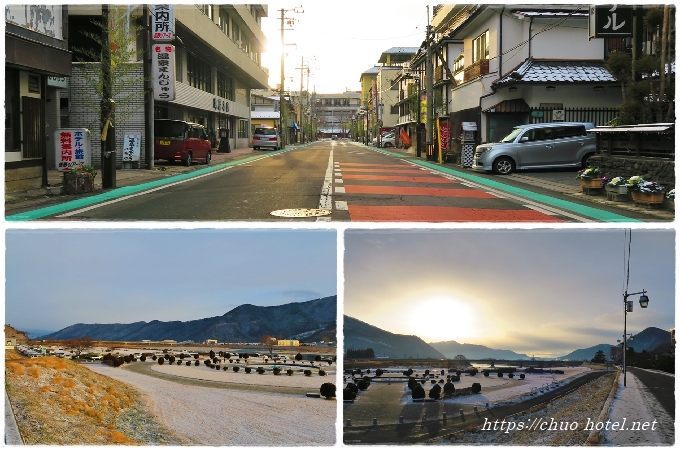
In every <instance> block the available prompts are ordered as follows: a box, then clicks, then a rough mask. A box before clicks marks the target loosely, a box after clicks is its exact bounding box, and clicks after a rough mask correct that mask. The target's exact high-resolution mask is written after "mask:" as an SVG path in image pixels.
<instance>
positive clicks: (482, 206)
mask: <svg viewBox="0 0 680 450" xmlns="http://www.w3.org/2000/svg"><path fill="white" fill-rule="evenodd" d="M335 170H336V174H335V197H334V199H335V200H336V201H340V202H341V203H342V204H343V205H346V210H347V211H348V212H349V216H350V219H351V220H352V221H360V222H516V223H520V222H552V223H554V222H563V221H564V220H563V219H562V218H560V217H557V216H555V215H551V214H550V213H547V211H546V212H542V211H540V210H535V209H531V208H528V207H526V206H524V205H521V204H517V203H515V202H511V201H509V200H507V199H503V198H500V197H498V196H497V195H494V194H493V193H490V192H486V191H484V190H482V189H476V188H474V187H470V186H466V185H463V184H461V183H460V182H458V181H456V180H454V179H450V178H445V177H444V176H441V175H438V174H436V173H432V172H431V171H429V170H422V169H421V168H419V167H417V166H414V165H411V164H407V163H402V164H376V163H357V162H343V161H341V162H339V163H336V165H335Z"/></svg>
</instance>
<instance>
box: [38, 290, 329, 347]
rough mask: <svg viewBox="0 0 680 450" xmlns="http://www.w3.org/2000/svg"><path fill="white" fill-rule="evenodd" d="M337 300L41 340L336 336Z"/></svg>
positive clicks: (245, 308) (79, 330)
mask: <svg viewBox="0 0 680 450" xmlns="http://www.w3.org/2000/svg"><path fill="white" fill-rule="evenodd" d="M336 315H337V296H335V295H333V296H330V297H323V298H319V299H315V300H309V301H306V302H294V303H287V304H284V305H277V306H255V305H251V304H245V305H239V306H237V307H236V308H234V309H232V310H231V311H228V312H227V313H225V314H223V315H221V316H214V317H207V318H204V319H196V320H190V321H186V322H182V321H178V320H175V321H168V322H164V321H160V320H152V321H150V322H145V321H138V322H132V323H114V324H100V323H94V324H85V323H78V324H74V325H70V326H68V327H66V328H63V329H62V330H59V331H56V332H54V333H51V334H48V335H46V336H43V337H42V338H41V339H73V338H77V337H81V336H87V337H91V338H93V339H96V340H107V341H121V340H122V341H142V340H151V341H162V340H167V339H171V340H175V341H178V342H182V341H194V342H203V341H205V340H207V339H217V340H218V341H219V342H258V340H259V338H260V336H264V335H272V336H282V337H283V338H289V337H291V336H295V335H302V334H306V333H310V334H309V336H310V337H313V336H315V334H317V333H318V332H319V330H321V332H324V331H325V332H326V334H328V333H332V336H333V340H335V334H336V328H337V326H336Z"/></svg>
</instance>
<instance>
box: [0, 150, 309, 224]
mask: <svg viewBox="0 0 680 450" xmlns="http://www.w3.org/2000/svg"><path fill="white" fill-rule="evenodd" d="M308 145H310V144H309V143H307V144H302V145H296V146H293V147H287V148H284V149H281V150H275V151H273V152H269V153H267V154H266V155H256V156H249V157H246V158H243V159H238V160H234V161H229V162H226V163H223V164H219V165H216V166H210V167H206V168H205V169H199V170H195V171H193V172H190V173H182V174H179V175H173V176H172V177H169V178H164V179H162V180H156V181H149V182H147V183H143V184H137V185H133V186H125V187H120V188H117V189H114V190H112V191H109V192H104V193H103V194H97V195H93V196H90V197H85V198H80V199H78V200H72V201H70V202H66V203H60V204H58V205H52V206H47V207H45V208H39V209H34V210H32V211H25V212H22V213H17V214H13V215H11V216H6V217H5V220H6V221H8V222H26V221H30V220H38V219H43V218H45V217H49V216H53V215H55V214H61V213H65V212H67V211H72V210H74V209H80V208H85V207H87V206H91V205H95V204H97V203H103V202H107V201H110V200H114V199H116V198H120V197H125V196H127V195H132V194H137V193H139V192H143V191H146V190H148V189H154V188H157V187H159V186H164V185H166V184H171V183H176V182H178V181H183V180H188V179H190V178H194V177H197V176H200V175H206V174H209V173H211V172H215V171H218V170H222V169H224V168H226V167H230V166H236V165H239V164H243V163H247V162H251V161H255V160H258V159H262V158H267V157H269V156H272V155H275V154H277V153H285V152H288V151H291V150H295V149H298V148H302V147H306V146H308Z"/></svg>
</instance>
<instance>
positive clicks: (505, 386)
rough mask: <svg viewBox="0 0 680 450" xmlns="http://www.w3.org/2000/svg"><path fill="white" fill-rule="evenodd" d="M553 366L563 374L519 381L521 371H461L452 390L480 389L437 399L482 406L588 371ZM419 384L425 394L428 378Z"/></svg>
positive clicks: (531, 376) (387, 374) (384, 377)
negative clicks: (499, 373) (510, 373)
mask: <svg viewBox="0 0 680 450" xmlns="http://www.w3.org/2000/svg"><path fill="white" fill-rule="evenodd" d="M555 369H558V370H563V371H564V374H550V373H527V374H525V379H524V380H520V379H519V374H520V373H523V372H522V371H521V370H518V371H517V372H516V373H515V377H514V378H508V374H503V377H502V378H499V377H498V376H497V375H496V373H494V372H492V373H491V374H490V375H489V376H488V377H485V376H484V375H483V373H482V372H479V373H477V374H476V375H474V376H470V375H468V374H466V373H462V374H461V377H460V381H456V382H454V383H453V385H454V386H455V387H456V389H461V388H466V387H470V386H472V383H479V384H480V385H481V386H482V392H481V393H479V394H475V395H463V396H459V397H453V398H450V399H446V400H440V401H443V402H452V403H458V404H466V405H484V404H485V403H487V402H488V403H493V404H498V403H506V402H513V401H520V400H522V399H523V398H525V396H527V395H529V394H530V393H531V391H532V389H540V388H541V387H542V386H543V385H545V384H550V383H552V382H553V381H555V382H557V383H560V382H562V381H564V380H567V379H571V378H574V377H578V376H581V375H583V374H584V373H586V372H589V371H590V369H589V368H587V367H555ZM403 370H406V369H403V368H399V369H396V368H395V369H392V368H390V369H388V370H386V371H385V373H384V374H383V375H382V376H381V377H380V379H381V380H387V379H389V378H390V374H391V373H394V374H395V375H401V373H402V371H403ZM414 370H415V372H414V373H415V374H418V375H421V376H422V373H423V372H424V368H419V367H414ZM431 373H434V374H436V375H435V378H434V380H436V381H438V380H440V379H443V380H445V381H446V375H441V369H435V370H431ZM372 375H373V374H369V376H372ZM349 380H350V377H349V376H345V381H349ZM402 380H403V379H402ZM381 382H383V381H381ZM402 382H403V381H402ZM440 386H441V385H440ZM423 387H424V388H425V392H426V393H427V392H428V391H429V390H430V389H431V387H432V384H431V383H430V381H427V382H426V383H425V384H424V385H423ZM406 391H407V392H410V390H408V389H406ZM409 401H410V394H409Z"/></svg>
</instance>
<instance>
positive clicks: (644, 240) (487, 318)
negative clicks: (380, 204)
mask: <svg viewBox="0 0 680 450" xmlns="http://www.w3.org/2000/svg"><path fill="white" fill-rule="evenodd" d="M624 233H625V230H623V229H617V230H607V229H599V230H595V229H594V230H576V229H565V228H563V229H552V230H541V229H531V230H502V229H495V230H493V229H492V230H464V229H458V230H408V231H405V230H392V231H386V230H382V231H368V230H364V231H359V230H350V231H348V232H347V234H346V235H345V274H344V276H345V291H344V295H345V300H344V312H345V314H347V315H349V316H352V317H355V318H357V319H359V320H363V321H364V322H367V323H369V324H371V325H374V326H377V327H379V328H382V329H384V330H387V331H390V332H393V333H399V334H413V335H417V336H420V337H421V338H423V339H424V340H425V341H426V342H436V341H445V340H455V341H458V342H460V343H472V344H481V345H487V346H489V347H493V348H500V349H510V350H514V351H517V352H522V353H527V354H536V356H561V355H564V354H566V353H568V352H570V351H572V350H575V349H577V348H586V347H590V346H592V345H595V344H604V343H616V340H617V339H620V338H621V335H622V334H623V292H624V282H625V270H624V268H625V266H624V247H625V248H626V249H627V239H626V236H625V234H624ZM674 239H675V232H674V231H673V230H670V231H665V230H663V231H662V230H633V232H632V244H631V251H630V256H631V258H630V279H629V285H628V286H629V287H628V292H629V293H633V292H639V291H642V290H643V289H645V290H647V291H648V294H647V295H648V296H649V298H650V303H649V307H648V308H647V309H646V310H641V308H640V306H639V303H638V299H639V295H635V296H631V297H630V298H629V300H635V307H634V311H633V312H632V313H629V314H628V332H632V333H638V332H640V331H642V330H644V329H645V328H647V327H650V326H655V327H658V328H662V329H669V328H672V327H674V326H675V242H674Z"/></svg>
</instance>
